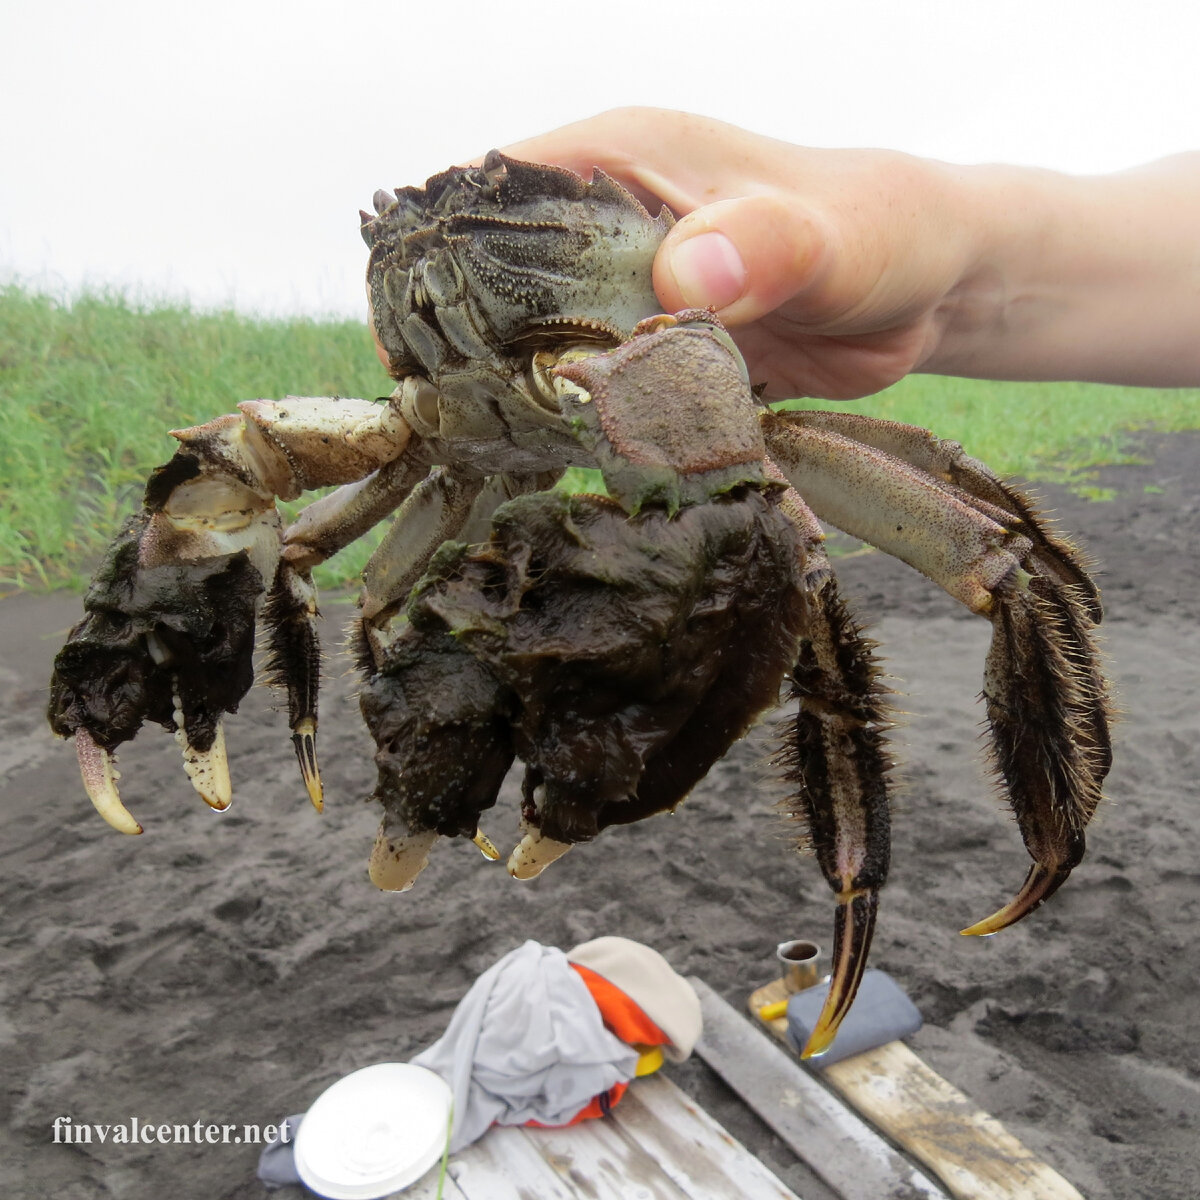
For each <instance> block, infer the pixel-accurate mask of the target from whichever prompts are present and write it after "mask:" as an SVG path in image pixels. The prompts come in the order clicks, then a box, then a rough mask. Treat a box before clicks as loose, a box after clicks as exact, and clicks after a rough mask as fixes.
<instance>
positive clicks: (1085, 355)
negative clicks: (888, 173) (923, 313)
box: [916, 154, 1200, 387]
mask: <svg viewBox="0 0 1200 1200" xmlns="http://www.w3.org/2000/svg"><path fill="white" fill-rule="evenodd" d="M935 169H937V170H942V171H944V172H945V174H944V176H943V182H944V184H945V186H946V187H947V188H948V189H949V194H950V196H951V197H952V198H953V199H952V201H951V203H952V204H953V205H956V206H957V209H958V212H959V213H960V217H961V220H962V221H963V222H964V223H965V225H966V226H967V227H968V228H969V229H971V230H972V232H973V241H974V246H975V250H974V253H973V254H972V255H971V260H970V262H969V263H968V265H967V269H966V271H965V273H964V276H963V279H962V282H961V283H960V284H959V285H958V286H957V287H956V288H954V289H953V291H952V292H951V294H950V295H949V296H948V297H947V299H946V301H945V302H944V304H943V305H942V306H941V310H940V312H939V314H938V326H939V335H938V339H937V342H936V345H935V346H934V347H933V349H932V352H931V353H930V354H929V355H928V357H926V358H925V360H924V361H922V362H921V363H919V364H918V365H917V368H916V369H917V370H920V371H926V372H931V373H935V374H946V375H968V376H975V377H979V378H996V379H1085V380H1097V381H1103V382H1109V383H1130V384H1144V385H1151V386H1162V387H1172V386H1200V154H1186V155H1179V156H1176V157H1174V158H1170V159H1165V160H1163V161H1162V162H1158V163H1153V164H1151V165H1149V166H1146V167H1141V168H1138V169H1136V170H1131V171H1125V172H1121V173H1120V174H1116V175H1109V176H1094V177H1072V176H1066V175H1059V174H1055V173H1053V172H1049V171H1036V170H1029V169H1022V168H1017V167H991V166H986V167H966V168H954V167H945V168H935Z"/></svg>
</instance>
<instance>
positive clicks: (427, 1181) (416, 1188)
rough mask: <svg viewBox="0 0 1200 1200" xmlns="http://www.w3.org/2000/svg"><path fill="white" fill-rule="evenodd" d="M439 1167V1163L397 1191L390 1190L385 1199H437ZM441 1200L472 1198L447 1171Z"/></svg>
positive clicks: (465, 1199) (467, 1199)
mask: <svg viewBox="0 0 1200 1200" xmlns="http://www.w3.org/2000/svg"><path fill="white" fill-rule="evenodd" d="M440 1167H441V1164H440V1163H439V1164H438V1166H436V1167H433V1168H432V1169H431V1170H429V1171H427V1172H426V1173H425V1174H424V1175H422V1176H421V1178H420V1180H419V1181H418V1182H417V1183H414V1184H411V1185H410V1186H409V1187H406V1188H401V1189H400V1191H398V1192H392V1193H391V1194H390V1195H388V1196H387V1197H385V1200H437V1194H438V1176H439V1175H440V1174H441V1170H440ZM442 1200H472V1198H471V1197H469V1196H468V1195H467V1194H466V1193H465V1192H463V1191H461V1190H460V1189H459V1187H458V1185H457V1184H456V1183H455V1182H454V1178H453V1176H452V1175H451V1174H450V1173H449V1171H447V1173H446V1184H445V1187H444V1188H443V1189H442Z"/></svg>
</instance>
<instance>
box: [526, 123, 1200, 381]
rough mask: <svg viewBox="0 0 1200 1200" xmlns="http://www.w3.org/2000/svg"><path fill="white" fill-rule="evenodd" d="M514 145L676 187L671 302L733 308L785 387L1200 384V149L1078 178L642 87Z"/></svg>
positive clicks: (767, 372) (754, 359) (661, 190)
mask: <svg viewBox="0 0 1200 1200" xmlns="http://www.w3.org/2000/svg"><path fill="white" fill-rule="evenodd" d="M506 152H507V153H509V154H511V155H513V156H514V157H517V158H523V159H526V160H529V161H536V162H548V163H556V164H558V165H560V166H564V167H568V168H570V169H571V170H574V171H576V172H578V173H580V174H581V175H583V176H585V177H587V176H589V175H590V173H591V170H592V168H593V167H600V168H601V169H602V170H604V171H606V172H607V173H608V174H610V175H612V176H614V177H615V178H616V179H618V180H619V181H620V182H621V183H623V184H624V185H625V186H626V187H628V188H630V189H631V190H632V191H634V192H635V193H636V194H637V195H638V196H639V198H641V199H642V200H643V202H644V203H647V204H648V205H650V206H652V208H653V209H654V210H657V207H658V205H659V204H660V203H665V204H667V205H668V206H669V207H670V208H671V209H672V210H673V211H674V212H675V214H676V216H678V217H679V218H680V221H679V223H678V225H677V226H676V227H675V229H674V230H673V231H672V233H671V234H670V236H669V237H668V238H667V240H666V242H665V243H664V245H663V247H662V249H661V250H660V251H659V253H658V257H657V259H656V260H655V264H654V284H655V290H656V291H657V293H658V297H659V299H660V300H661V301H662V303H663V307H664V309H665V310H666V311H668V312H673V311H676V310H678V309H682V308H692V307H713V308H715V309H716V311H717V314H718V315H719V316H720V318H721V320H722V321H724V322H725V323H726V325H728V326H729V327H730V328H731V330H732V331H733V332H734V334H735V336H736V338H737V340H738V343H739V345H740V347H741V349H742V351H743V353H744V355H745V356H746V359H747V361H748V363H749V366H750V371H751V378H752V379H754V380H755V381H764V382H766V383H767V385H768V390H767V395H768V397H771V398H777V397H785V396H797V395H803V396H814V397H822V398H826V399H849V398H852V397H856V396H863V395H867V394H869V393H871V392H875V391H878V390H879V389H880V388H883V387H886V386H888V385H889V384H891V383H894V382H895V381H896V380H898V379H900V378H902V377H903V376H905V375H907V374H909V373H910V372H914V371H919V372H925V373H930V374H943V375H964V376H970V377H974V378H987V379H1041V380H1056V379H1077V380H1091V381H1099V382H1108V383H1126V384H1141V385H1147V386H1158V387H1184V386H1192V387H1195V386H1200V336H1198V332H1197V331H1198V323H1200V153H1188V154H1181V155H1176V156H1174V157H1172V158H1167V159H1163V160H1162V161H1160V162H1156V163H1152V164H1150V165H1148V166H1144V167H1138V168H1135V169H1133V170H1129V171H1123V172H1120V173H1117V174H1113V175H1103V176H1088V177H1078V176H1068V175H1063V174H1059V173H1056V172H1052V171H1043V170H1035V169H1030V168H1022V167H1010V166H993V165H987V166H965V167H964V166H955V165H952V164H948V163H942V162H936V161H933V160H928V159H921V158H916V157H913V156H911V155H906V154H901V153H897V152H894V151H890V150H814V149H808V148H805V147H802V146H794V145H791V144H789V143H787V142H780V141H776V140H774V139H772V138H766V137H762V136H760V135H758V134H754V133H749V132H747V131H745V130H742V129H738V128H736V127H734V126H731V125H725V124H723V123H721V122H719V121H714V120H711V119H709V118H707V117H700V116H693V115H690V114H687V113H678V112H671V111H668V110H665V109H642V108H636V109H618V110H613V111H611V112H607V113H602V114H601V115H599V116H596V117H592V118H589V119H588V120H585V121H580V122H578V123H576V124H573V125H567V126H564V127H563V128H561V129H557V130H554V131H552V132H550V133H546V134H542V135H540V136H539V137H534V138H530V139H528V140H526V141H522V142H518V143H516V144H514V145H511V146H508V147H506Z"/></svg>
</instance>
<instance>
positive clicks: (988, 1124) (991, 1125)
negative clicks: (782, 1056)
mask: <svg viewBox="0 0 1200 1200" xmlns="http://www.w3.org/2000/svg"><path fill="white" fill-rule="evenodd" d="M786 998H787V989H786V988H785V987H784V985H783V980H782V979H779V980H775V981H774V982H773V983H769V984H767V985H766V987H761V988H759V989H758V990H757V991H756V992H754V993H753V994H752V995H751V997H750V1010H751V1012H753V1013H754V1014H755V1016H757V1015H758V1010H759V1009H760V1008H761V1007H762V1006H763V1005H765V1004H770V1003H772V1002H774V1001H777V1000H783V999H786ZM762 1023H763V1024H764V1025H767V1026H768V1027H769V1028H770V1030H771V1032H772V1033H774V1034H775V1036H776V1037H778V1038H780V1039H781V1040H783V1041H784V1042H787V1018H786V1017H781V1018H778V1019H777V1020H774V1021H764V1022H762ZM787 1044H788V1045H789V1046H790V1043H787ZM815 1073H816V1074H818V1075H819V1076H820V1078H822V1079H824V1080H825V1081H826V1082H827V1083H828V1084H829V1086H830V1087H832V1088H833V1089H834V1090H835V1091H837V1092H838V1093H839V1094H840V1095H842V1096H844V1097H845V1098H846V1100H847V1101H848V1102H849V1103H850V1104H852V1105H853V1106H854V1108H855V1109H856V1110H857V1111H858V1112H860V1113H862V1114H863V1116H865V1117H867V1118H868V1119H869V1120H870V1121H871V1122H872V1124H874V1125H875V1127H876V1128H877V1129H879V1130H881V1131H882V1132H883V1133H885V1134H887V1136H888V1137H889V1138H891V1139H892V1141H894V1142H895V1143H896V1144H897V1145H899V1146H901V1147H903V1149H904V1150H906V1151H907V1152H908V1153H909V1154H911V1155H912V1156H913V1158H915V1159H916V1160H917V1161H918V1162H920V1163H922V1164H923V1165H924V1166H926V1167H928V1168H929V1170H930V1171H932V1172H933V1173H934V1174H935V1175H936V1176H937V1177H938V1178H939V1179H940V1180H941V1181H942V1182H943V1183H944V1184H945V1185H946V1187H947V1189H948V1190H949V1192H950V1194H951V1195H952V1196H954V1197H956V1198H957V1200H1012V1198H1013V1197H1014V1196H1020V1197H1021V1198H1022V1200H1083V1198H1082V1196H1081V1195H1080V1193H1079V1192H1078V1191H1077V1190H1076V1189H1075V1188H1074V1187H1073V1186H1072V1185H1071V1184H1070V1183H1068V1182H1067V1180H1065V1179H1064V1178H1063V1177H1062V1176H1061V1175H1059V1174H1058V1172H1057V1171H1055V1170H1054V1169H1053V1167H1050V1166H1049V1165H1047V1164H1046V1163H1044V1162H1042V1161H1041V1160H1040V1159H1039V1158H1036V1157H1035V1156H1034V1154H1033V1152H1032V1151H1031V1150H1029V1149H1028V1148H1027V1147H1026V1146H1024V1145H1022V1143H1021V1142H1019V1141H1018V1140H1017V1139H1016V1138H1015V1137H1013V1135H1012V1134H1011V1133H1009V1132H1008V1130H1007V1129H1005V1128H1004V1126H1003V1125H1001V1124H1000V1122H999V1121H997V1120H996V1118H995V1117H991V1116H989V1115H988V1114H987V1113H985V1112H982V1111H980V1110H979V1109H978V1108H977V1107H976V1106H975V1105H974V1104H973V1103H972V1102H971V1101H970V1099H968V1097H966V1096H965V1095H964V1094H963V1093H962V1092H960V1091H959V1090H958V1089H957V1088H956V1087H954V1085H953V1084H951V1083H949V1082H948V1081H947V1080H945V1079H943V1078H942V1077H941V1076H940V1075H939V1074H937V1072H936V1071H934V1070H933V1069H932V1068H931V1067H930V1066H928V1065H927V1064H926V1063H925V1062H923V1061H922V1060H921V1059H920V1058H918V1057H917V1055H915V1054H914V1053H913V1052H912V1051H911V1050H910V1049H909V1048H908V1047H907V1046H906V1045H904V1043H903V1042H888V1043H887V1044H886V1045H883V1046H880V1047H877V1048H876V1049H874V1050H869V1051H867V1052H866V1053H864V1054H856V1055H854V1057H852V1058H844V1059H842V1061H841V1062H837V1063H832V1064H831V1065H830V1066H828V1067H825V1068H818V1069H816V1071H815Z"/></svg>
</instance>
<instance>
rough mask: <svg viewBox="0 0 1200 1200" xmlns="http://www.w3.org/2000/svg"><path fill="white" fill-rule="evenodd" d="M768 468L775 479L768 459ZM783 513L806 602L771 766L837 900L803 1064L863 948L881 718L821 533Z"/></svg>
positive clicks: (842, 1008)
mask: <svg viewBox="0 0 1200 1200" xmlns="http://www.w3.org/2000/svg"><path fill="white" fill-rule="evenodd" d="M768 468H769V469H770V470H771V472H772V474H773V475H776V477H782V475H781V472H779V469H778V467H777V466H776V464H775V463H773V462H770V461H768ZM783 509H784V512H785V513H786V514H787V515H788V517H789V518H790V519H791V521H792V523H793V524H794V525H795V526H796V527H797V529H798V530H799V531H800V534H801V544H802V546H803V548H804V549H803V569H802V574H803V576H804V578H805V580H806V595H807V601H808V603H807V616H806V620H805V628H804V632H803V634H802V635H801V639H800V647H799V653H798V655H797V660H796V665H795V666H794V667H793V668H792V673H791V679H792V687H791V695H792V698H793V699H795V700H797V701H798V702H799V704H798V709H797V712H796V715H795V717H794V718H793V719H792V720H791V721H790V722H789V723H788V725H787V728H786V731H785V733H784V737H783V745H782V749H781V753H780V754H779V756H778V759H777V763H778V765H779V766H781V767H782V768H783V772H784V778H785V779H787V781H788V782H789V783H791V784H792V785H793V786H794V787H795V792H794V793H793V795H792V797H791V798H790V800H789V801H788V807H789V810H790V811H791V814H792V815H793V816H794V817H796V818H797V819H798V820H799V821H800V822H801V824H802V826H803V828H804V836H802V838H801V846H802V847H808V848H810V849H812V851H813V852H814V853H815V854H816V857H817V861H818V863H819V864H820V867H821V870H822V872H823V873H824V875H825V879H826V882H827V883H828V884H829V886H830V887H831V888H832V889H833V892H834V895H835V896H836V897H837V909H836V917H835V922H834V935H833V971H832V972H831V977H830V984H829V994H828V996H827V997H826V1000H825V1005H824V1007H823V1008H822V1010H821V1015H820V1017H819V1019H818V1021H817V1024H816V1026H815V1027H814V1029H813V1032H812V1034H811V1035H810V1037H809V1039H808V1043H807V1044H806V1045H805V1047H804V1049H803V1052H802V1056H803V1057H804V1058H811V1057H813V1056H815V1055H819V1054H823V1053H824V1052H825V1051H826V1050H828V1049H829V1047H830V1046H831V1045H832V1044H833V1039H834V1037H835V1036H836V1034H837V1031H838V1027H839V1026H840V1024H841V1022H842V1019H843V1018H844V1017H845V1015H846V1013H847V1012H848V1011H849V1010H850V1005H851V1003H852V1002H853V1000H854V997H855V994H856V993H857V991H858V986H859V983H860V982H861V981H862V974H863V971H864V970H865V968H866V964H867V955H868V952H869V951H870V947H871V937H872V934H873V933H874V929H875V913H876V909H877V906H878V896H879V889H880V888H881V887H882V886H883V884H884V882H885V880H886V878H887V871H888V862H889V857H890V839H891V818H890V812H889V808H888V779H887V775H888V767H889V765H890V763H889V760H888V758H887V755H886V752H885V746H884V735H885V733H886V731H887V729H888V728H889V722H888V716H887V707H886V700H885V696H886V689H885V688H884V687H883V686H882V684H881V683H880V680H879V670H878V668H877V666H876V664H875V661H874V658H873V653H872V652H873V650H874V646H875V643H874V642H872V641H870V640H869V639H867V638H865V637H863V636H862V633H861V631H860V630H859V627H858V625H857V624H856V622H855V621H854V619H853V617H851V615H850V613H849V612H848V610H847V609H846V606H845V605H844V604H843V602H842V600H841V598H840V597H839V596H838V592H837V581H836V580H835V579H834V577H833V575H832V573H831V572H830V570H829V564H828V560H827V558H826V555H825V551H824V548H823V547H822V545H821V543H822V541H823V540H824V537H825V535H824V533H823V532H822V530H821V527H820V525H819V524H818V522H817V520H816V518H815V517H814V516H813V514H812V512H811V510H810V509H809V508H808V507H807V506H806V505H805V503H804V501H803V500H802V499H801V498H800V496H799V495H798V494H797V493H796V492H795V490H794V489H791V488H789V489H788V491H787V492H786V493H785V494H784V497H783Z"/></svg>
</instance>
